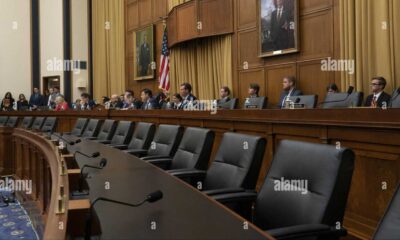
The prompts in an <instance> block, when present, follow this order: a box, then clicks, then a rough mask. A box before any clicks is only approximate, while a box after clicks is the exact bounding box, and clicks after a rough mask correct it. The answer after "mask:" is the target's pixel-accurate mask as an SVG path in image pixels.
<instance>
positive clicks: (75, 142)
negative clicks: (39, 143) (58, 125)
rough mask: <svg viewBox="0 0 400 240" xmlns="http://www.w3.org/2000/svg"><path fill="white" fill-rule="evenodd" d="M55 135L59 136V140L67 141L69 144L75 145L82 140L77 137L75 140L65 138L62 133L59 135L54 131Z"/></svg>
mask: <svg viewBox="0 0 400 240" xmlns="http://www.w3.org/2000/svg"><path fill="white" fill-rule="evenodd" d="M53 135H54V136H56V137H57V140H58V141H60V140H63V141H64V142H65V143H67V145H70V146H73V145H75V144H77V143H80V142H82V140H80V139H77V140H75V141H70V140H68V139H65V138H64V137H63V136H62V135H59V134H56V133H53Z"/></svg>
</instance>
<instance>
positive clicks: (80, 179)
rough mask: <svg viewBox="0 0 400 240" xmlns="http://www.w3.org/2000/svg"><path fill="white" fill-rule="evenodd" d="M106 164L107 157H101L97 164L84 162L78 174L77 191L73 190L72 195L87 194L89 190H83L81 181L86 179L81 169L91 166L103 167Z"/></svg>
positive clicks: (94, 167)
mask: <svg viewBox="0 0 400 240" xmlns="http://www.w3.org/2000/svg"><path fill="white" fill-rule="evenodd" d="M106 165H107V159H105V158H102V159H101V160H100V162H99V165H98V166H95V165H89V164H85V165H83V167H82V168H81V173H80V176H79V186H78V192H74V193H72V195H73V196H83V195H88V194H89V192H88V191H83V181H84V180H85V179H86V178H85V176H84V172H83V170H85V168H92V169H100V170H101V169H103V168H104V167H105V166H106Z"/></svg>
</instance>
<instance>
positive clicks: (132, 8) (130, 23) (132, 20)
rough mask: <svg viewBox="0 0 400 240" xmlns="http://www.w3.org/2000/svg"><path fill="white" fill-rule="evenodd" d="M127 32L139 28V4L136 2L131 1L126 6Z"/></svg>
mask: <svg viewBox="0 0 400 240" xmlns="http://www.w3.org/2000/svg"><path fill="white" fill-rule="evenodd" d="M126 8H127V16H126V18H127V21H126V22H127V30H128V31H131V30H133V29H135V28H137V27H139V4H138V1H133V2H131V3H128V4H127V7H126Z"/></svg>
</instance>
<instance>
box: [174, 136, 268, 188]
mask: <svg viewBox="0 0 400 240" xmlns="http://www.w3.org/2000/svg"><path fill="white" fill-rule="evenodd" d="M265 145H266V141H265V139H264V138H262V137H259V136H251V135H245V134H239V133H231V132H228V133H225V134H224V136H223V138H222V141H221V145H220V147H219V149H218V152H217V154H216V156H215V159H214V161H213V162H212V164H211V166H210V168H209V169H208V171H202V170H187V169H183V170H179V169H178V170H170V171H168V172H169V173H171V174H172V175H174V176H176V177H179V178H181V179H183V180H185V181H187V182H189V183H190V184H192V185H196V186H197V187H198V184H199V182H202V187H201V190H203V191H204V192H205V193H206V194H208V195H214V194H218V193H222V192H227V191H235V192H236V191H244V189H254V188H255V186H256V183H257V178H258V175H259V171H260V167H261V163H262V159H263V157H264V152H265Z"/></svg>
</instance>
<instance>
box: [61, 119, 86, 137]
mask: <svg viewBox="0 0 400 240" xmlns="http://www.w3.org/2000/svg"><path fill="white" fill-rule="evenodd" d="M88 122H89V119H87V118H78V120H76V123H75V126H74V128H73V129H72V131H71V132H66V133H64V134H67V135H73V136H76V137H80V136H82V134H83V132H84V131H85V128H86V126H87V124H88Z"/></svg>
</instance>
